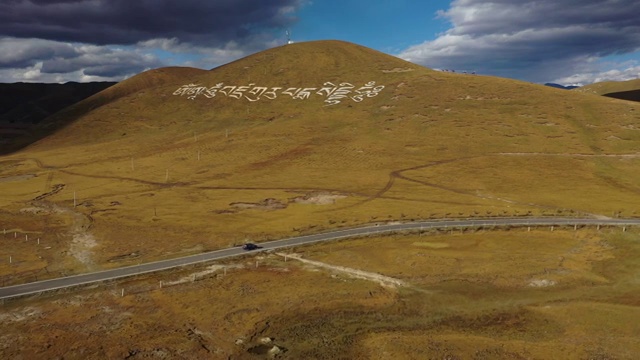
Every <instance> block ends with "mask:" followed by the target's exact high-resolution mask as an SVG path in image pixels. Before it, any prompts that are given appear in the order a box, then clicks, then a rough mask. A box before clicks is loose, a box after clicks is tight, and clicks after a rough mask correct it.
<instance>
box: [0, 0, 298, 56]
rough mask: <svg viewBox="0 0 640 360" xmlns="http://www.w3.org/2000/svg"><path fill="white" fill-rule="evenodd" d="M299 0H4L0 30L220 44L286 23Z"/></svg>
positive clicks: (80, 38) (95, 39)
mask: <svg viewBox="0 0 640 360" xmlns="http://www.w3.org/2000/svg"><path fill="white" fill-rule="evenodd" d="M300 2H301V0H268V1H265V0H208V1H202V0H46V1H45V0H4V1H2V2H0V35H3V36H8V37H17V38H39V39H48V40H55V41H67V42H83V43H88V44H97V45H106V44H135V43H137V42H140V41H145V40H149V39H155V38H177V39H179V40H180V41H181V42H186V43H192V44H199V45H204V44H206V45H207V46H211V47H214V46H221V45H224V44H225V43H226V42H228V41H232V40H233V41H242V40H243V39H246V38H250V37H251V36H253V34H254V33H256V32H259V31H260V30H264V29H277V28H283V27H287V26H288V25H290V24H291V23H292V22H294V21H295V19H294V18H293V17H292V16H291V14H292V11H293V10H295V9H296V8H297V7H299V6H300Z"/></svg>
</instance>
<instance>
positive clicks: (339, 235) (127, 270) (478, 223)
mask: <svg viewBox="0 0 640 360" xmlns="http://www.w3.org/2000/svg"><path fill="white" fill-rule="evenodd" d="M563 225H564V226H567V225H569V226H574V225H577V226H585V225H590V226H597V225H601V226H638V225H640V219H606V220H599V219H574V218H528V219H527V218H520V219H518V218H495V219H476V220H435V221H421V222H412V223H396V224H379V225H370V226H365V227H359V228H351V229H345V230H336V231H331V232H327V233H320V234H313V235H305V236H296V237H292V238H287V239H282V240H274V241H268V242H263V243H260V246H261V248H260V249H258V250H253V251H251V252H249V253H255V252H263V251H269V250H275V249H280V248H286V247H292V246H298V245H306V244H311V243H315V242H320V241H330V240H337V239H343V238H348V237H357V236H363V235H371V234H381V233H391V232H396V231H404V230H420V229H430V228H468V227H482V226H563ZM247 253H248V252H247V251H245V250H242V248H240V247H235V248H230V249H223V250H216V251H210V252H206V253H202V254H197V255H190V256H184V257H180V258H176V259H169V260H162V261H155V262H150V263H145V264H140V265H134V266H127V267H122V268H118V269H111V270H104V271H98V272H93V273H86V274H81V275H73V276H68V277H63V278H57V279H50V280H43V281H37V282H32V283H27V284H20V285H14V286H7V287H3V288H0V299H8V298H14V297H20V296H25V295H30V294H37V293H42V292H46V291H51V290H56V289H62V288H69V287H74V286H79V285H85V284H91V283H97V282H102V281H107V280H113V279H119V278H124V277H129V276H135V275H139V274H146V273H152V272H157V271H162V270H166V269H171V268H176V267H182V266H187V265H192V264H197V263H202V262H207V261H212V260H220V259H225V258H230V257H235V256H240V255H244V254H247Z"/></svg>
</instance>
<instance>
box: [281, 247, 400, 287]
mask: <svg viewBox="0 0 640 360" xmlns="http://www.w3.org/2000/svg"><path fill="white" fill-rule="evenodd" d="M276 254H277V255H279V256H282V257H284V258H292V259H296V260H298V261H300V262H303V263H305V264H309V265H311V266H314V267H319V268H323V269H329V270H332V271H337V272H340V273H343V274H347V275H349V276H351V277H355V278H357V279H363V280H369V281H374V282H377V283H379V284H380V285H382V286H384V287H390V288H396V287H399V286H402V287H407V286H408V284H406V283H405V282H404V281H402V280H399V279H396V278H392V277H389V276H384V275H380V274H378V273H373V272H368V271H363V270H358V269H352V268H348V267H344V266H337V265H330V264H326V263H323V262H320V261H314V260H308V259H303V258H302V256H301V255H300V254H284V253H276Z"/></svg>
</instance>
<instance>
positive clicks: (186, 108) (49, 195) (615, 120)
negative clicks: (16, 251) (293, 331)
mask: <svg viewBox="0 0 640 360" xmlns="http://www.w3.org/2000/svg"><path fill="white" fill-rule="evenodd" d="M53 123H56V124H57V126H56V127H55V128H50V129H43V130H42V131H43V132H42V134H43V136H44V135H46V136H44V137H43V138H42V139H41V140H40V141H38V142H36V143H34V144H32V145H30V146H28V147H26V148H24V149H22V150H21V151H19V152H16V153H14V154H12V155H10V156H5V157H3V158H0V161H1V163H2V164H3V166H2V168H0V169H1V170H0V178H4V179H11V181H4V182H0V191H2V193H3V194H11V195H10V196H6V197H3V198H2V200H1V201H2V202H1V203H0V206H1V207H2V209H3V212H4V214H5V215H4V216H5V222H13V223H20V224H22V225H20V226H21V227H22V228H28V227H32V228H36V227H38V226H44V227H45V228H46V230H45V231H44V233H46V234H48V235H47V236H53V235H55V234H58V235H57V236H59V237H60V238H62V239H66V240H65V241H67V242H68V243H69V244H72V245H69V246H71V248H73V249H74V250H73V251H71V254H72V256H70V257H66V258H65V260H64V261H63V262H62V263H61V264H60V263H58V265H57V266H60V267H69V268H74V269H82V270H86V269H96V268H104V267H113V266H120V265H122V264H125V263H127V261H130V256H129V255H130V254H136V256H135V258H136V261H146V260H151V259H157V258H161V257H171V256H176V254H180V253H184V252H185V251H186V252H198V251H201V250H202V249H214V248H221V247H226V246H229V245H232V244H234V243H241V242H243V241H246V240H247V239H249V240H251V241H258V242H259V241H260V240H263V239H268V238H275V237H283V236H288V235H293V234H299V233H308V232H315V231H321V230H323V229H329V228H335V227H340V226H352V225H356V224H362V223H367V222H375V221H381V220H394V221H395V220H409V219H414V218H430V217H431V218H442V217H474V216H476V217H477V216H485V217H486V216H495V215H509V216H525V215H527V214H529V215H531V214H535V215H552V214H554V215H558V214H561V215H569V214H576V213H580V214H598V215H605V216H618V215H621V216H635V215H636V214H637V211H640V207H639V206H638V204H640V186H638V183H637V181H636V179H637V176H638V175H640V159H639V154H638V152H637V151H638V150H637V149H638V148H639V145H640V131H639V129H640V105H636V104H633V103H627V102H622V101H618V100H613V99H608V98H604V97H600V96H595V95H589V94H582V93H578V92H570V91H562V90H558V89H553V88H549V87H545V86H542V85H534V84H529V83H524V82H519V81H513V80H509V79H501V78H492V77H484V76H475V75H466V74H452V73H444V72H437V71H433V70H430V69H427V68H423V67H420V66H418V65H415V64H411V63H408V62H405V61H403V60H401V59H398V58H395V57H392V56H389V55H385V54H382V53H379V52H377V51H374V50H371V49H367V48H364V47H361V46H358V45H354V44H350V43H345V42H339V41H320V42H309V43H299V44H292V45H287V46H283V47H279V48H274V49H271V50H267V51H265V52H261V53H258V54H255V55H252V56H249V57H247V58H244V59H241V60H238V61H236V62H233V63H230V64H228V65H225V66H222V67H219V68H216V69H213V70H211V71H204V70H198V69H188V68H165V69H158V70H152V71H149V72H146V73H142V74H140V75H138V76H135V77H133V78H131V79H129V80H126V81H123V82H121V83H119V84H117V85H116V86H113V87H111V88H109V89H108V90H106V91H104V92H101V93H99V94H96V95H94V96H93V97H91V98H89V99H87V100H85V101H83V102H81V103H79V104H76V105H75V106H73V107H71V108H69V109H67V110H66V111H65V112H63V113H59V114H56V117H55V118H54V119H53ZM74 203H75V205H76V206H75V207H74ZM25 208H35V209H36V210H32V212H28V211H27V212H25V211H24V209H25ZM37 209H40V210H37ZM33 212H35V213H37V214H40V215H37V216H36V215H32V213H33ZM37 224H40V225H37ZM36 225H37V226H36ZM34 231H35V230H34ZM38 231H42V230H41V229H40V230H38ZM43 236H45V235H44V234H43ZM73 244H76V245H73ZM51 256H54V255H51ZM48 261H50V262H55V259H53V258H50V259H49V260H48ZM50 265H51V264H50Z"/></svg>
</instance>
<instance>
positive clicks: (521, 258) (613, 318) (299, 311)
mask: <svg viewBox="0 0 640 360" xmlns="http://www.w3.org/2000/svg"><path fill="white" fill-rule="evenodd" d="M638 237H639V234H638V232H637V230H636V231H627V232H622V231H621V230H612V229H601V230H600V231H596V230H595V229H578V230H577V231H574V230H573V229H572V228H565V229H556V230H555V231H553V232H551V231H549V229H532V230H531V231H527V230H526V229H511V230H508V231H502V230H499V231H482V230H468V231H466V232H465V233H459V232H454V233H453V234H450V233H448V232H446V233H438V232H435V231H431V232H427V233H424V234H421V235H418V234H413V235H397V236H393V237H382V238H376V237H369V238H362V239H357V240H348V241H340V242H338V243H333V244H321V245H314V246H310V247H303V248H299V249H292V250H291V252H290V254H292V255H293V254H294V253H297V254H298V256H302V258H303V259H310V260H314V261H316V262H320V263H322V264H326V266H323V267H322V268H318V267H315V266H313V265H309V264H306V263H300V262H298V261H296V260H295V259H294V257H293V256H291V257H289V259H288V261H287V259H286V258H283V257H281V256H276V255H273V254H271V255H267V256H260V257H258V258H245V259H240V260H235V261H229V262H227V263H224V264H219V265H216V266H212V267H210V268H208V269H204V270H203V269H202V268H200V269H183V270H179V271H178V270H177V271H173V272H168V273H163V274H157V275H154V276H146V277H145V276H143V277H139V278H135V279H130V280H127V281H122V282H119V283H114V284H109V285H102V286H100V287H98V288H94V289H84V290H81V291H77V290H76V291H74V292H73V293H59V294H55V295H49V296H47V298H41V299H38V298H35V299H30V300H26V301H20V302H10V303H8V304H6V305H5V306H3V307H2V308H1V309H0V319H2V321H1V322H0V324H1V325H0V329H1V331H0V333H1V334H2V335H1V336H0V355H2V357H3V358H20V357H22V358H24V359H27V358H61V357H64V358H65V359H99V358H127V357H129V358H133V359H135V358H179V359H194V358H198V359H200V358H201V359H205V358H215V359H218V358H219V359H226V358H233V359H245V358H247V359H251V358H268V357H272V356H271V355H270V354H269V351H272V354H273V353H275V352H278V351H279V352H280V354H279V355H278V357H281V358H291V359H301V358H305V359H311V358H314V359H338V358H345V359H347V358H349V359H356V358H370V359H423V358H427V359H429V358H434V359H436V358H437V359H441V358H450V359H633V358H634V356H635V354H637V353H638V351H640V341H638V339H637V333H638V331H640V329H639V328H638V324H639V322H638V320H639V319H640V311H639V310H638V306H639V305H640V304H639V303H638V297H637V294H638V291H639V290H640V289H639V288H638V287H639V286H640V285H639V283H638V274H639V273H638V269H640V264H639V261H640V260H638V259H640V242H638ZM256 260H257V261H258V266H257V267H256V266H255V261H256ZM328 267H333V268H336V270H327V268H328ZM224 268H226V270H225V269H224ZM345 268H347V269H348V268H352V269H360V270H361V271H367V272H370V273H374V274H380V275H384V276H387V277H390V278H394V279H396V280H398V282H397V283H401V284H403V285H401V286H393V285H389V284H386V285H380V284H379V283H378V282H376V281H368V280H362V279H358V278H354V277H353V276H351V274H350V273H349V271H348V270H344V269H345ZM159 281H163V282H164V284H165V285H164V286H163V287H160V286H159ZM122 289H124V294H125V295H124V296H122ZM27 334H29V335H27ZM274 346H275V347H277V348H275V350H274Z"/></svg>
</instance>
